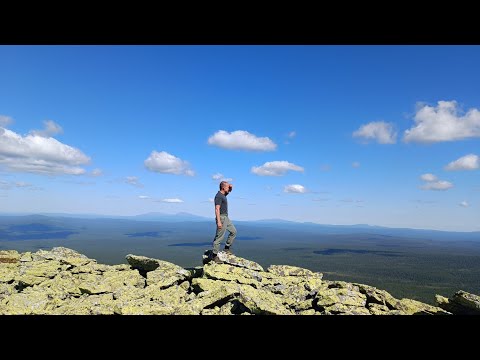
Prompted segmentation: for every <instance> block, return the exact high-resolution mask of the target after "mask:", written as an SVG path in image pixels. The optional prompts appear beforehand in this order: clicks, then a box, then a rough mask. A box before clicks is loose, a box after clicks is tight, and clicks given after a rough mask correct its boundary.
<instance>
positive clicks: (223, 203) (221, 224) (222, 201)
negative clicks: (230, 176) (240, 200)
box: [212, 181, 237, 264]
mask: <svg viewBox="0 0 480 360" xmlns="http://www.w3.org/2000/svg"><path fill="white" fill-rule="evenodd" d="M232 188H233V186H232V184H229V183H228V182H227V181H222V182H220V190H219V191H218V192H217V195H215V201H214V202H215V221H216V223H217V232H216V234H215V239H213V253H212V257H213V261H215V262H216V263H217V264H221V263H222V261H221V260H220V259H219V258H218V255H217V254H218V251H219V250H220V243H221V242H222V239H223V236H224V235H225V231H226V230H228V231H229V233H230V234H229V235H228V238H227V241H226V243H225V248H224V252H226V253H227V254H233V253H232V251H231V250H230V247H231V246H232V244H233V241H234V240H235V236H236V235H237V229H235V226H233V224H232V222H231V221H230V219H229V218H228V202H227V195H228V194H229V193H230V192H231V191H232Z"/></svg>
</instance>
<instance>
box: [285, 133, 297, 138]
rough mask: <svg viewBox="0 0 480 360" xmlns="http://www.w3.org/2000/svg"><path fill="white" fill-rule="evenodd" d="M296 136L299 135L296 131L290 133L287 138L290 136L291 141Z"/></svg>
mask: <svg viewBox="0 0 480 360" xmlns="http://www.w3.org/2000/svg"><path fill="white" fill-rule="evenodd" d="M296 135H297V133H296V132H295V131H290V132H289V133H288V135H287V136H288V137H289V138H290V139H292V138H294V137H295V136H296Z"/></svg>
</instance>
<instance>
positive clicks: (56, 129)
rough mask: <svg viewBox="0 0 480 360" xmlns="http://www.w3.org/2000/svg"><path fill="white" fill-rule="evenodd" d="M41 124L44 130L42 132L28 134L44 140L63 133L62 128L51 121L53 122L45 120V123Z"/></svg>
mask: <svg viewBox="0 0 480 360" xmlns="http://www.w3.org/2000/svg"><path fill="white" fill-rule="evenodd" d="M43 124H44V125H45V129H43V130H32V131H30V134H32V135H36V136H41V137H45V138H49V137H51V136H52V135H55V134H60V133H62V132H63V129H62V127H61V126H60V125H58V124H57V123H55V121H53V120H46V121H44V122H43Z"/></svg>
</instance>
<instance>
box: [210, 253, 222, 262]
mask: <svg viewBox="0 0 480 360" xmlns="http://www.w3.org/2000/svg"><path fill="white" fill-rule="evenodd" d="M212 261H213V262H214V263H215V264H223V261H222V260H220V258H219V257H218V255H215V257H214V258H213V259H212Z"/></svg>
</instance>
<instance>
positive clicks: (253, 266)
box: [203, 250, 264, 271]
mask: <svg viewBox="0 0 480 360" xmlns="http://www.w3.org/2000/svg"><path fill="white" fill-rule="evenodd" d="M217 255H218V257H219V259H220V260H222V261H223V262H224V263H226V264H230V265H234V266H238V267H243V268H247V269H250V270H256V271H264V270H263V267H262V266H261V265H260V264H257V263H256V262H254V261H251V260H247V259H244V258H241V257H239V256H235V255H230V254H227V253H225V252H223V251H220V252H219V253H218V254H217ZM211 259H212V250H207V251H205V253H204V254H203V264H207V263H209V262H210V260H211Z"/></svg>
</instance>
